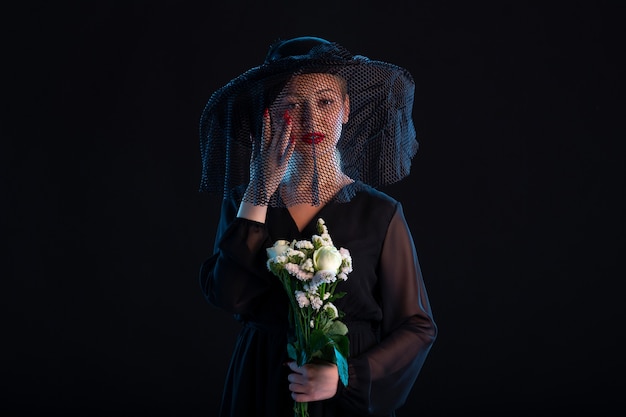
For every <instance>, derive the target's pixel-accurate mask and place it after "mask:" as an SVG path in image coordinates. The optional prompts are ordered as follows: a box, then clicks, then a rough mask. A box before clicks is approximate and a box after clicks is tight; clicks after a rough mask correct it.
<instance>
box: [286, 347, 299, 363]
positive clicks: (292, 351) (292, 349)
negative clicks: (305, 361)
mask: <svg viewBox="0 0 626 417" xmlns="http://www.w3.org/2000/svg"><path fill="white" fill-rule="evenodd" d="M287 355H289V357H290V358H291V359H293V360H294V361H295V360H297V359H298V352H297V351H296V347H295V346H294V345H293V343H288V344H287Z"/></svg>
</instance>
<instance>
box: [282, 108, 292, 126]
mask: <svg viewBox="0 0 626 417" xmlns="http://www.w3.org/2000/svg"><path fill="white" fill-rule="evenodd" d="M283 119H284V120H285V123H287V124H289V123H291V116H290V115H289V110H285V114H283Z"/></svg>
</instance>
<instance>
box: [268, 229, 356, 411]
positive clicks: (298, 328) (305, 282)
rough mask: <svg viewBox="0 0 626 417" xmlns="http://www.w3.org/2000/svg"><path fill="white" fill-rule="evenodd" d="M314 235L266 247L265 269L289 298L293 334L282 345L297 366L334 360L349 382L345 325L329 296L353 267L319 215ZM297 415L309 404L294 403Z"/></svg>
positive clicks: (334, 295) (336, 295)
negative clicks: (316, 233)
mask: <svg viewBox="0 0 626 417" xmlns="http://www.w3.org/2000/svg"><path fill="white" fill-rule="evenodd" d="M317 231H318V233H319V235H313V236H312V238H311V240H300V241H296V240H294V241H292V242H288V241H286V240H278V241H276V242H275V243H274V245H273V246H272V247H271V248H268V249H267V256H268V260H267V269H269V270H270V271H271V272H272V273H273V274H274V275H276V276H277V277H278V278H279V279H280V281H281V283H282V284H283V287H284V288H285V291H286V292H287V295H288V297H289V300H290V308H289V321H290V324H291V326H292V328H293V330H294V333H295V334H294V335H293V336H292V337H291V338H290V340H289V343H288V345H287V351H288V354H289V357H290V358H291V359H293V360H295V361H296V362H297V363H298V366H302V365H304V364H306V363H309V362H311V361H312V360H314V359H322V360H326V361H329V362H333V363H335V364H337V369H338V370H339V378H340V379H341V382H342V383H343V384H344V385H346V386H347V385H348V362H347V357H348V353H349V341H348V337H347V336H346V334H347V333H348V328H347V327H346V325H345V324H344V323H343V322H342V321H341V320H340V318H342V317H343V313H342V312H341V311H339V310H337V307H336V306H335V305H334V304H333V301H335V300H337V299H338V298H341V297H343V296H344V295H345V292H335V289H336V287H337V284H338V283H339V282H340V281H345V280H347V279H348V274H349V273H350V272H352V258H351V256H350V252H349V251H348V250H347V249H344V248H340V249H337V248H336V247H335V246H334V245H333V241H332V239H331V237H330V235H329V234H328V229H327V228H326V225H325V223H324V220H323V219H321V218H320V219H318V220H317ZM294 410H295V412H296V416H298V417H301V416H308V403H296V404H295V406H294Z"/></svg>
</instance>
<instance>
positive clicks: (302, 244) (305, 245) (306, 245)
mask: <svg viewBox="0 0 626 417" xmlns="http://www.w3.org/2000/svg"><path fill="white" fill-rule="evenodd" d="M294 246H295V247H296V248H298V249H313V248H314V246H313V243H311V241H309V240H300V241H298V242H296V243H295V245H294Z"/></svg>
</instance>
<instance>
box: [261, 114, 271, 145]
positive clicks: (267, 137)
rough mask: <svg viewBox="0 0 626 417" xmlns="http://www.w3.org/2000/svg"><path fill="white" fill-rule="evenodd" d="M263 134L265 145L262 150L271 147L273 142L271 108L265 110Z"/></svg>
mask: <svg viewBox="0 0 626 417" xmlns="http://www.w3.org/2000/svg"><path fill="white" fill-rule="evenodd" d="M261 134H262V137H263V147H262V149H261V151H264V150H266V149H268V148H269V146H270V144H271V142H272V121H271V119H270V111H269V109H265V110H264V111H263V128H262V131H261Z"/></svg>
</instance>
